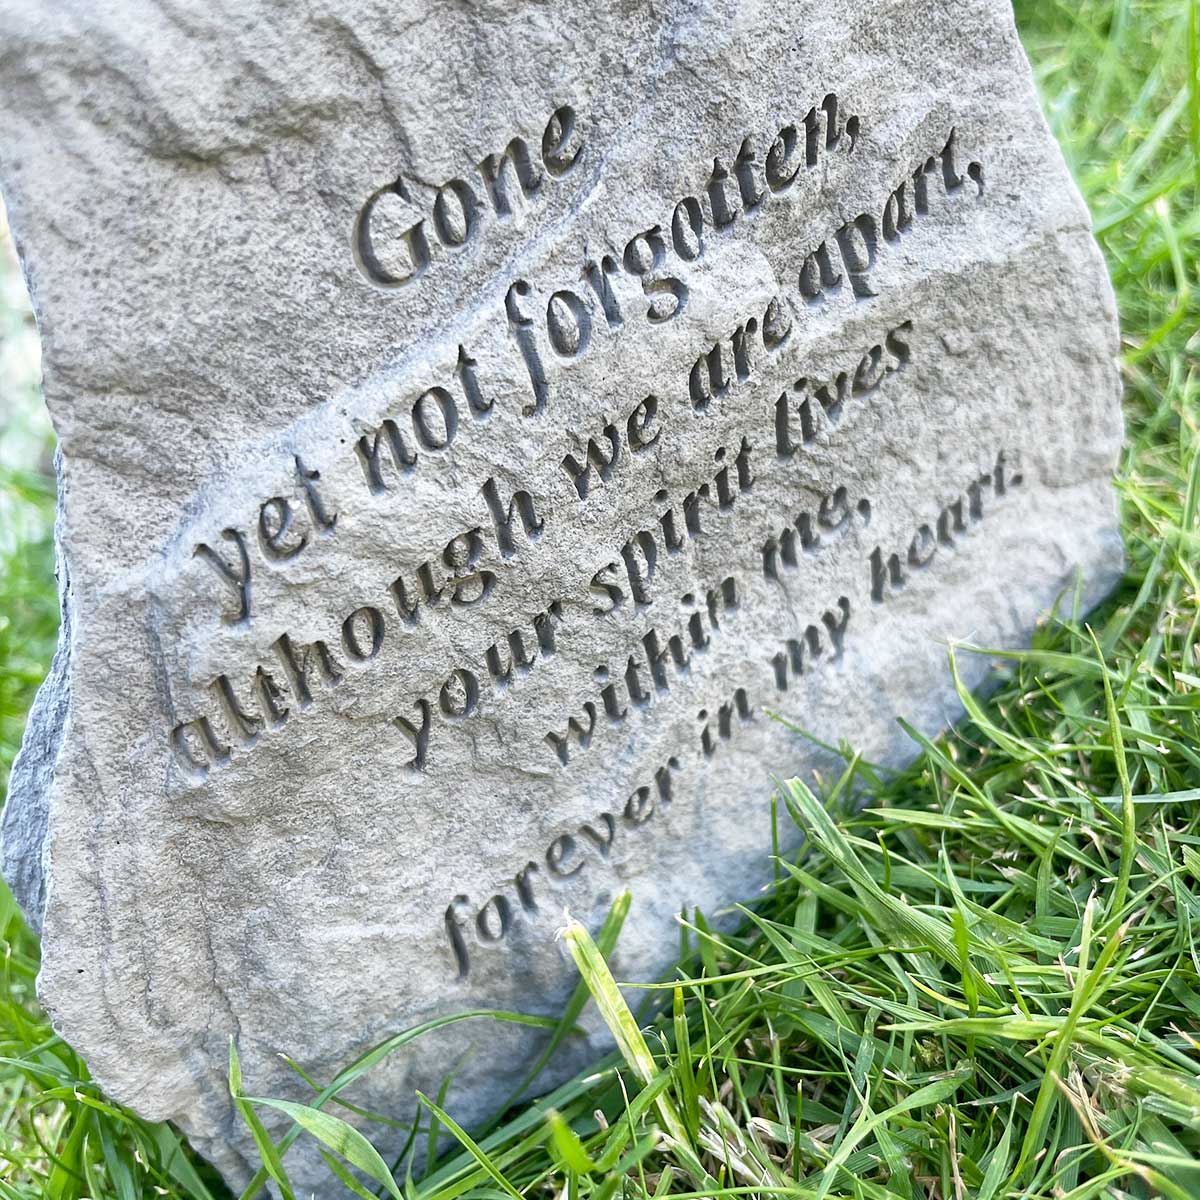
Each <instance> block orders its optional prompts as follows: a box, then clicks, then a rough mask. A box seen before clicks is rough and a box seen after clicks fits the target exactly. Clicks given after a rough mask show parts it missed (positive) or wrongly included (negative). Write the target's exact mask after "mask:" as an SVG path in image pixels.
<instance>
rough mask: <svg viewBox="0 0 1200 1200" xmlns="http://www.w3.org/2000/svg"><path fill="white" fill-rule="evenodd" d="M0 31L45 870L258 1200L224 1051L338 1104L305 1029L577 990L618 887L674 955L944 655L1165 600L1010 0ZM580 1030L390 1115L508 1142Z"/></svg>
mask: <svg viewBox="0 0 1200 1200" xmlns="http://www.w3.org/2000/svg"><path fill="white" fill-rule="evenodd" d="M0 26H2V27H3V28H4V30H5V34H6V46H5V51H4V54H3V55H2V56H0V95H2V96H3V101H2V104H3V109H4V112H3V117H2V119H0V161H2V162H3V181H4V188H5V194H6V198H7V202H8V204H9V206H10V211H11V218H12V223H13V227H14V229H15V231H16V235H17V239H18V243H19V246H20V249H21V252H22V255H23V261H24V264H25V269H26V271H27V272H28V277H29V281H30V285H31V289H32V293H33V297H34V301H35V305H36V307H37V311H38V314H39V318H40V321H41V332H42V336H43V339H44V347H45V383H46V396H47V400H48V403H49V405H50V409H51V412H52V414H53V417H54V421H55V424H56V427H57V430H58V434H59V438H60V440H61V446H62V457H61V463H60V473H61V512H60V524H59V548H60V556H61V557H60V583H61V588H62V602H63V613H64V626H63V629H64V632H63V640H62V645H61V648H60V651H59V653H58V656H57V658H56V660H55V663H54V667H53V670H52V673H51V676H50V679H49V680H48V682H47V683H46V685H45V686H44V688H43V690H42V692H41V694H40V697H39V700H38V704H37V707H36V709H35V712H34V714H33V716H32V718H31V721H30V726H29V731H28V733H27V735H26V743H25V749H24V751H23V753H22V756H21V758H20V760H19V762H18V764H17V767H16V769H15V771H14V773H13V778H12V794H11V798H10V801H9V805H8V808H7V810H6V813H5V819H4V871H5V875H6V877H7V878H8V880H9V881H10V883H11V884H12V886H13V888H14V889H15V891H16V893H17V895H18V897H19V899H20V901H21V904H22V905H23V907H24V909H25V911H26V912H27V914H28V915H29V917H30V919H31V920H32V921H33V922H34V924H35V925H37V926H38V927H39V928H40V929H41V931H42V935H43V946H44V955H45V957H44V965H43V969H42V976H41V985H40V986H41V994H42V997H43V1000H44V1001H45V1004H46V1006H47V1008H48V1009H49V1011H50V1013H51V1015H52V1017H53V1019H54V1022H55V1025H56V1027H57V1028H58V1029H59V1030H61V1032H62V1033H63V1035H64V1036H65V1037H66V1038H67V1039H68V1040H69V1041H70V1042H71V1043H72V1044H73V1045H75V1046H76V1047H78V1049H79V1050H80V1051H82V1052H83V1053H84V1054H85V1055H86V1056H87V1059H88V1061H89V1063H90V1065H91V1067H92V1069H93V1071H94V1072H95V1075H96V1078H97V1079H98V1080H99V1081H100V1082H101V1083H102V1084H103V1086H104V1087H105V1088H106V1089H107V1090H108V1091H109V1092H110V1093H111V1094H112V1095H113V1096H114V1097H116V1098H117V1099H119V1100H121V1101H124V1102H126V1103H128V1104H130V1105H132V1106H133V1107H135V1108H136V1109H137V1110H138V1111H140V1112H142V1113H143V1114H145V1115H146V1116H148V1117H151V1118H171V1119H173V1120H175V1121H177V1122H178V1123H179V1124H180V1125H181V1126H182V1127H183V1129H185V1130H186V1131H187V1132H188V1133H189V1134H190V1135H191V1137H192V1138H193V1139H194V1140H195V1142H196V1144H197V1145H198V1146H199V1147H200V1148H201V1149H202V1150H203V1151H204V1152H205V1153H206V1154H208V1155H209V1156H211V1157H212V1159H213V1160H214V1161H215V1162H216V1163H218V1164H219V1166H220V1167H221V1169H222V1170H223V1171H224V1172H225V1173H226V1175H227V1176H228V1177H229V1178H230V1179H231V1180H234V1181H241V1180H244V1178H245V1177H246V1175H247V1172H248V1171H249V1169H250V1163H251V1160H252V1147H251V1143H250V1142H249V1140H248V1138H247V1136H246V1134H245V1133H244V1132H243V1131H241V1129H240V1127H239V1125H238V1124H237V1122H235V1120H234V1119H233V1117H232V1115H231V1111H230V1105H229V1101H228V1093H227V1087H226V1080H225V1067H226V1062H227V1040H228V1038H229V1037H230V1035H234V1036H235V1037H236V1038H237V1039H238V1044H239V1046H240V1050H241V1056H242V1062H243V1067H244V1072H245V1076H246V1080H247V1089H248V1091H249V1093H250V1094H255V1095H285V1096H291V1097H293V1098H298V1099H304V1098H306V1096H307V1095H311V1093H307V1092H306V1088H305V1087H304V1085H303V1084H302V1083H301V1082H300V1081H299V1080H298V1079H297V1077H296V1076H295V1075H294V1074H293V1073H292V1071H291V1070H289V1069H288V1067H287V1066H286V1065H285V1064H284V1063H283V1062H282V1060H281V1058H280V1057H279V1056H280V1054H281V1053H286V1054H288V1055H291V1056H292V1057H293V1058H295V1059H297V1060H299V1061H300V1062H301V1063H303V1064H304V1066H305V1067H306V1068H307V1069H308V1070H309V1071H311V1072H312V1074H313V1075H314V1076H316V1077H317V1078H319V1079H321V1080H323V1081H324V1080H328V1079H329V1078H331V1077H332V1075H333V1074H334V1073H335V1071H336V1069H337V1068H338V1067H339V1066H341V1065H344V1064H345V1063H347V1062H348V1061H349V1060H351V1059H352V1058H353V1057H354V1055H355V1054H356V1053H358V1052H360V1051H361V1050H362V1049H363V1048H364V1047H366V1046H368V1045H371V1044H373V1043H375V1042H376V1041H378V1040H380V1039H382V1038H383V1037H384V1036H386V1035H387V1034H389V1033H391V1032H394V1031H397V1030H400V1029H403V1028H405V1027H407V1026H410V1025H413V1024H416V1023H418V1022H420V1021H423V1020H426V1019H429V1018H432V1017H435V1016H437V1015H439V1014H447V1013H453V1012H456V1011H459V1010H464V1009H471V1008H486V1007H498V1008H507V1009H519V1010H524V1011H529V1012H538V1013H546V1014H552V1013H557V1012H558V1011H560V1009H561V1006H562V1004H563V1002H564V1000H565V997H566V996H567V995H568V994H569V991H570V989H571V987H572V985H573V982H574V980H573V976H572V970H571V968H570V966H569V963H568V960H567V958H566V957H565V954H564V951H563V949H562V947H561V946H560V945H559V944H557V943H556V941H555V937H554V933H555V929H556V928H557V927H558V925H559V924H560V922H561V919H562V913H563V910H564V909H566V908H569V909H570V910H571V912H572V913H573V914H575V915H577V916H579V917H580V918H582V919H584V920H585V921H587V922H589V923H590V924H591V925H592V927H593V928H595V927H596V926H597V925H598V923H599V922H600V921H601V920H602V918H603V916H604V914H605V912H606V911H607V909H608V907H609V905H610V904H611V902H612V900H613V898H614V897H615V896H616V895H617V894H618V893H619V892H620V891H621V890H622V889H625V888H630V889H632V891H633V895H634V900H633V909H632V914H631V917H630V919H629V922H628V924H627V926H626V929H625V931H624V934H623V936H622V939H621V944H620V946H619V950H618V953H617V955H616V963H615V970H616V972H617V974H618V976H619V977H621V978H626V979H636V978H640V979H645V978H649V977H653V976H655V975H656V974H657V973H659V972H661V971H663V970H665V969H667V968H668V967H669V965H670V963H671V960H672V957H673V955H674V953H675V951H676V948H677V946H678V933H677V927H676V924H675V914H676V913H678V912H679V911H680V910H681V908H683V907H684V906H691V905H699V906H701V907H702V908H703V909H705V910H706V911H709V912H712V911H713V910H715V909H718V908H720V907H721V906H722V905H725V904H727V903H729V902H731V901H734V900H738V899H745V898H748V897H752V896H753V895H754V894H755V892H756V889H757V888H759V887H760V886H761V885H763V884H765V883H766V882H767V881H768V880H769V878H770V876H771V873H772V867H771V864H770V859H769V853H770V848H771V836H772V834H771V804H770V798H771V791H772V785H771V773H774V774H775V775H787V774H790V773H797V774H804V775H807V774H809V773H810V772H813V771H817V770H820V771H823V772H825V773H828V772H831V771H836V770H837V769H838V768H837V760H836V759H835V758H834V756H833V754H832V752H830V751H826V750H823V749H821V748H820V747H819V746H817V745H815V744H814V743H813V742H812V741H810V740H808V739H807V738H806V737H805V736H803V735H802V734H801V733H799V732H797V730H804V731H806V732H807V733H808V734H811V735H812V736H813V737H814V738H816V739H818V740H819V742H820V743H822V744H824V745H825V746H830V747H834V746H837V745H838V744H840V743H850V744H852V745H853V746H855V747H857V748H859V749H861V750H862V751H863V752H864V753H865V754H866V755H868V756H869V757H870V758H871V759H874V760H876V761H879V762H883V763H891V764H897V763H900V762H902V761H904V760H906V759H908V758H909V757H910V756H911V755H912V750H913V747H912V743H911V742H910V741H909V740H908V738H907V736H906V735H905V733H904V732H903V730H902V729H901V728H900V727H899V725H898V723H897V720H896V718H897V717H904V718H907V719H908V720H909V721H911V722H913V723H914V724H915V725H916V726H918V727H919V728H921V729H923V730H926V731H934V730H937V729H939V728H941V727H943V726H944V725H945V724H946V723H947V722H948V721H951V720H953V719H954V718H955V716H956V715H957V714H958V712H959V707H958V704H957V701H956V697H955V694H954V690H953V687H952V684H951V680H950V676H949V672H948V669H947V663H946V643H947V641H948V640H953V639H959V640H967V641H970V642H974V643H977V644H979V645H982V646H990V647H997V646H1014V645H1019V644H1021V643H1023V642H1025V641H1027V639H1028V637H1029V635H1030V632H1031V630H1032V629H1033V628H1034V625H1035V622H1036V621H1037V620H1038V618H1039V616H1041V615H1042V614H1044V613H1046V612H1047V611H1048V610H1049V609H1051V608H1052V607H1053V606H1054V605H1055V604H1056V603H1057V602H1061V603H1063V604H1065V606H1066V607H1067V608H1068V609H1070V608H1072V607H1076V606H1078V607H1079V608H1081V609H1086V608H1087V606H1089V605H1091V604H1093V603H1094V602H1095V601H1097V600H1098V599H1099V598H1101V597H1102V596H1103V595H1104V594H1105V593H1106V591H1107V590H1108V589H1109V588H1110V587H1111V585H1112V584H1113V582H1114V581H1115V580H1116V578H1117V577H1118V575H1119V573H1120V571H1121V566H1122V557H1121V548H1120V542H1119V538H1118V532H1117V526H1116V518H1115V506H1114V500H1113V495H1112V490H1111V482H1110V476H1111V471H1112V468H1113V465H1114V462H1115V458H1116V454H1117V450H1118V445H1119V440H1120V434H1121V425H1120V417H1119V405H1118V393H1119V384H1118V376H1117V373H1116V369H1115V365H1114V363H1115V352H1116V349H1117V336H1116V335H1117V330H1116V319H1115V309H1114V304H1113V299H1112V295H1111V292H1110V288H1109V285H1108V282H1107V279H1106V276H1105V271H1104V267H1103V264H1102V261H1101V258H1100V255H1099V253H1098V251H1097V249H1096V247H1095V245H1094V243H1093V241H1092V239H1091V236H1090V232H1089V224H1088V218H1087V214H1086V212H1085V209H1084V207H1083V204H1082V202H1081V200H1080V198H1079V196H1078V194H1077V193H1076V191H1075V189H1074V188H1073V186H1072V184H1071V181H1070V179H1069V178H1068V174H1067V171H1066V168H1065V166H1064V164H1063V161H1062V158H1061V157H1060V154H1059V152H1058V150H1057V148H1056V147H1055V145H1054V143H1053V141H1052V139H1051V137H1050V135H1049V133H1048V131H1047V128H1046V126H1045V124H1044V122H1043V120H1042V117H1041V115H1040V113H1039V110H1038V106H1037V102H1036V99H1035V95H1034V91H1033V86H1032V82H1031V79H1030V73H1029V69H1028V66H1027V64H1026V62H1025V60H1024V58H1023V56H1022V53H1021V50H1020V48H1019V45H1018V42H1017V38H1016V34H1015V32H1014V28H1013V23H1012V17H1011V13H1010V11H1009V6H1008V4H1007V3H1005V2H1004V0H920V2H918V0H897V2H896V3H891V4H877V3H867V2H865V0H850V2H847V0H837V2H834V0H816V2H808V3H796V2H790V0H789V2H786V3H781V2H780V0H771V3H770V4H765V3H757V2H747V0H738V2H737V3H733V2H728V3H725V2H723V0H700V2H699V3H691V4H683V3H677V2H675V0H671V2H669V3H667V4H665V5H659V6H649V5H642V4H639V3H633V2H630V3H624V4H622V5H620V6H619V7H618V8H616V9H614V8H612V7H611V6H607V5H596V4H588V3H578V2H576V0H560V2H559V3H557V4H554V5H551V6H543V5H532V4H511V3H508V2H504V3H500V2H499V0H495V2H493V0H485V2H484V3H481V4H479V5H476V6H462V5H451V4H444V3H441V0H437V2H435V3H430V4H426V3H418V2H416V0H412V2H407V0H402V2H400V3H397V0H389V2H388V3H386V4H383V3H373V2H371V0H351V2H348V3H343V4H339V5H336V6H332V7H329V6H324V5H316V6H311V5H282V6H280V5H274V4H272V5H268V4H266V3H262V2H260V0H240V2H239V3H238V4H236V5H224V4H193V5H188V6H185V8H184V9H180V8H179V7H178V6H175V7H170V6H161V5H158V4H155V3H153V2H152V0H123V2H119V3H111V4H105V5H99V6H96V5H91V4H84V3H75V4H68V5H63V6H57V7H56V8H55V10H54V11H53V12H50V11H43V10H42V6H41V5H40V4H39V3H37V2H36V0H0ZM961 666H962V669H963V671H964V675H965V679H966V682H967V683H968V684H971V685H977V684H979V683H981V682H982V681H983V680H984V679H985V676H986V674H987V671H988V662H987V660H986V659H984V658H982V657H978V656H964V657H963V658H962V660H961ZM773 714H779V715H780V716H782V717H784V718H786V719H787V720H788V721H789V722H790V725H785V724H783V723H781V722H780V721H777V720H775V719H774V716H773ZM791 840H792V841H793V842H794V840H795V839H794V838H792V839H791ZM584 1025H585V1027H586V1031H587V1032H586V1033H585V1034H583V1035H581V1036H578V1037H575V1038H574V1039H573V1040H571V1041H570V1043H569V1045H568V1048H567V1051H566V1053H565V1056H564V1057H563V1058H562V1059H561V1060H560V1062H559V1065H558V1070H559V1071H560V1073H561V1072H564V1071H566V1070H568V1069H574V1068H577V1067H578V1066H579V1065H581V1064H582V1063H583V1062H584V1061H585V1060H586V1059H587V1057H588V1056H590V1055H593V1054H595V1053H598V1052H599V1051H600V1049H602V1047H603V1045H604V1039H603V1034H602V1029H601V1027H600V1025H599V1022H598V1020H597V1019H596V1018H595V1017H594V1016H587V1017H585V1018H584ZM543 1036H544V1035H543V1034H541V1033H540V1032H538V1031H536V1030H530V1029H527V1028H518V1027H516V1026H496V1025H494V1024H492V1023H489V1022H486V1021H475V1022H471V1023H464V1024H459V1025H456V1026H453V1027H451V1028H448V1029H443V1030H441V1031H439V1032H437V1033H435V1034H433V1035H431V1036H428V1037H425V1038H423V1039H421V1040H419V1041H418V1042H417V1043H415V1044H414V1045H413V1046H412V1047H410V1048H409V1049H408V1050H406V1051H404V1052H403V1053H401V1054H398V1055H396V1056H395V1057H394V1058H392V1059H391V1060H389V1062H388V1063H387V1064H386V1065H385V1066H384V1067H383V1068H381V1069H380V1070H378V1071H376V1072H375V1073H373V1074H372V1075H370V1076H368V1077H367V1078H365V1079H364V1080H363V1081H362V1082H361V1083H360V1084H359V1085H358V1086H357V1088H356V1089H355V1090H354V1091H353V1092H352V1093H351V1094H350V1098H351V1099H354V1100H356V1101H357V1102H358V1103H360V1104H362V1105H365V1106H366V1107H368V1108H371V1109H375V1110H382V1111H386V1112H389V1113H392V1114H393V1115H397V1116H401V1117H402V1116H404V1115H405V1114H410V1113H411V1112H412V1097H413V1091H414V1089H415V1088H417V1087H420V1088H423V1089H424V1090H426V1091H427V1092H432V1093H436V1091H437V1089H438V1086H439V1083H440V1081H441V1080H442V1078H443V1077H444V1075H445V1074H446V1073H448V1072H451V1071H453V1072H455V1081H454V1084H453V1086H452V1088H451V1091H450V1093H449V1104H450V1107H451V1109H452V1111H453V1112H455V1113H456V1114H457V1115H458V1116H459V1117H460V1118H462V1119H463V1120H467V1121H471V1120H477V1119H479V1118H480V1117H481V1116H482V1115H483V1114H485V1113H486V1112H487V1111H488V1110H489V1106H492V1105H494V1104H496V1103H497V1102H498V1101H500V1100H502V1099H503V1098H504V1097H505V1096H506V1095H507V1094H508V1090H509V1088H510V1087H511V1085H512V1084H513V1082H514V1081H515V1080H516V1079H517V1078H519V1076H520V1073H521V1071H522V1070H523V1068H524V1066H525V1065H527V1064H528V1063H529V1061H530V1060H531V1059H532V1057H533V1056H535V1055H536V1053H537V1051H538V1049H539V1047H540V1046H541V1045H542V1044H543V1041H542V1039H543ZM374 1135H375V1136H376V1137H378V1138H380V1139H381V1141H382V1142H383V1143H385V1144H386V1141H387V1136H388V1135H387V1134H386V1131H384V1133H381V1132H380V1130H379V1128H378V1127H376V1128H375V1130H374ZM401 1141H402V1139H401V1138H400V1137H399V1136H398V1135H397V1136H396V1138H395V1142H396V1144H399V1143H400V1142H401ZM289 1163H290V1164H291V1165H292V1167H293V1170H294V1172H295V1175H296V1179H297V1182H298V1185H299V1186H301V1187H303V1188H304V1189H305V1190H307V1189H308V1188H309V1187H316V1188H320V1187H322V1186H327V1185H323V1184H322V1183H321V1181H322V1180H323V1179H326V1173H325V1170H324V1168H323V1166H322V1164H321V1163H320V1161H319V1159H318V1158H317V1157H316V1154H315V1152H314V1151H313V1150H312V1149H311V1148H310V1147H308V1146H307V1145H306V1144H305V1142H304V1141H303V1140H302V1141H301V1142H300V1143H297V1145H296V1146H295V1147H294V1149H293V1150H292V1151H291V1152H290V1155H289Z"/></svg>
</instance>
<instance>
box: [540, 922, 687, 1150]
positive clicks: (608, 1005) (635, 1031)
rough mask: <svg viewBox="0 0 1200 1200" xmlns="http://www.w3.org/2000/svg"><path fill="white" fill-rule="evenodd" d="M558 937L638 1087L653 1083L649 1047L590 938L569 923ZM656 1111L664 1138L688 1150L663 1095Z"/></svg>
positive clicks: (684, 1134) (675, 1115)
mask: <svg viewBox="0 0 1200 1200" xmlns="http://www.w3.org/2000/svg"><path fill="white" fill-rule="evenodd" d="M559 936H561V937H562V939H563V941H564V942H566V944H567V949H568V950H569V951H570V952H571V957H572V959H574V961H575V966H576V968H577V969H578V971H579V974H580V976H581V977H582V979H583V982H584V983H585V984H586V985H587V989H588V992H589V993H590V994H591V997H592V999H593V1000H594V1001H595V1003H596V1007H597V1008H598V1009H599V1010H600V1015H601V1016H602V1017H603V1018H604V1023H605V1024H606V1025H607V1026H608V1028H609V1032H610V1033H611V1034H612V1035H613V1038H614V1040H615V1041H616V1043H617V1049H618V1050H619V1051H620V1053H621V1057H622V1058H624V1060H625V1062H626V1064H627V1065H628V1066H629V1068H630V1070H632V1071H633V1074H634V1076H635V1078H636V1079H637V1080H638V1082H639V1083H641V1084H643V1085H645V1084H649V1083H652V1082H653V1081H654V1079H655V1077H656V1076H657V1075H658V1074H659V1069H658V1064H657V1063H656V1062H655V1061H654V1055H653V1054H651V1053H650V1047H649V1046H647V1045H646V1039H645V1038H644V1037H643V1036H642V1031H641V1029H640V1028H639V1027H638V1023H637V1021H636V1019H635V1018H634V1015H633V1013H632V1012H631V1011H630V1009H629V1005H628V1004H626V1003H625V997H624V996H622V995H621V989H620V988H619V987H618V986H617V981H616V980H615V979H614V978H613V976H612V972H611V971H610V970H609V969H608V963H606V962H605V961H604V956H603V955H602V954H601V953H600V950H599V947H597V945H596V943H595V942H594V941H593V940H592V936H591V934H589V933H588V931H587V929H586V927H585V926H584V925H582V924H581V923H580V922H579V921H574V920H571V921H568V922H567V924H566V925H565V926H564V927H563V929H562V930H561V931H560V935H559ZM657 1107H658V1113H659V1116H660V1117H661V1119H662V1123H663V1128H664V1129H665V1130H666V1132H667V1134H668V1135H669V1136H670V1137H672V1138H673V1139H674V1140H675V1141H676V1142H677V1143H678V1144H679V1145H680V1146H687V1145H688V1144H689V1143H688V1137H687V1131H686V1130H685V1129H684V1127H683V1124H682V1122H681V1121H680V1119H679V1114H678V1113H677V1112H676V1111H675V1106H674V1105H673V1104H672V1103H671V1100H670V1098H669V1097H668V1096H666V1095H665V1094H664V1095H661V1096H659V1098H658V1101H657Z"/></svg>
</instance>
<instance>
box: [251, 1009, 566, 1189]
mask: <svg viewBox="0 0 1200 1200" xmlns="http://www.w3.org/2000/svg"><path fill="white" fill-rule="evenodd" d="M483 1018H489V1019H492V1020H495V1021H501V1022H507V1023H512V1024H516V1025H529V1026H531V1027H533V1028H540V1029H556V1028H558V1027H559V1024H560V1022H558V1021H557V1020H555V1019H553V1018H550V1017H538V1016H530V1015H528V1014H526V1013H516V1012H508V1011H504V1010H500V1009H475V1010H472V1011H469V1012H462V1013H454V1014H452V1015H450V1016H447V1017H438V1018H436V1019H434V1020H432V1021H425V1022H423V1023H422V1024H420V1025H414V1026H413V1027H412V1028H411V1029H405V1030H403V1031H402V1032H400V1033H397V1034H393V1035H392V1036H391V1037H390V1038H385V1039H384V1040H383V1041H382V1042H380V1043H379V1044H378V1045H375V1046H372V1047H371V1049H369V1050H366V1051H364V1053H363V1054H361V1055H360V1056H359V1057H358V1058H357V1059H355V1060H354V1062H352V1063H351V1064H350V1065H349V1066H348V1067H346V1068H345V1069H344V1070H342V1071H340V1072H339V1073H338V1075H337V1077H336V1078H335V1079H334V1080H333V1082H332V1083H330V1084H328V1085H327V1086H326V1087H324V1088H322V1089H321V1090H320V1091H319V1092H318V1094H317V1096H316V1097H315V1099H314V1100H313V1102H312V1106H311V1107H313V1108H316V1109H319V1108H322V1107H323V1106H324V1105H325V1104H327V1103H328V1102H329V1101H330V1100H332V1099H334V1098H336V1097H337V1096H338V1095H339V1094H340V1093H341V1092H342V1091H344V1090H345V1089H346V1088H348V1087H350V1085H351V1084H353V1083H355V1082H356V1081H357V1080H359V1079H361V1078H362V1077H363V1076H364V1075H365V1074H366V1073H367V1072H368V1071H370V1070H372V1069H373V1068H374V1067H376V1066H378V1065H379V1064H380V1063H382V1062H383V1061H384V1060H385V1059H387V1058H388V1057H389V1056H390V1055H392V1054H394V1053H395V1052H396V1051H397V1050H399V1049H401V1048H402V1047H404V1046H407V1045H408V1044H409V1043H410V1042H413V1041H415V1040H416V1039H417V1038H419V1037H421V1036H423V1035H424V1034H427V1033H432V1032H433V1031H434V1030H435V1029H441V1028H443V1027H445V1026H447V1025H455V1024H458V1023H459V1022H460V1021H471V1020H478V1019H483ZM299 1136H300V1127H299V1126H296V1127H294V1128H292V1129H290V1130H289V1131H288V1132H287V1133H286V1134H284V1136H283V1137H282V1138H281V1139H280V1142H279V1152H280V1153H281V1154H282V1153H283V1152H284V1151H286V1150H287V1149H288V1147H289V1146H291V1144H292V1143H293V1142H294V1141H295V1140H296V1138H298V1137H299ZM264 1162H265V1160H264ZM269 1175H270V1171H269V1170H268V1168H267V1167H266V1166H265V1165H264V1167H263V1168H262V1169H260V1170H259V1171H258V1172H256V1173H255V1175H254V1177H253V1179H251V1181H250V1183H249V1184H247V1186H246V1187H245V1189H244V1190H243V1191H242V1194H241V1197H240V1200H253V1197H254V1196H256V1195H257V1194H258V1193H259V1192H260V1191H261V1190H262V1188H263V1186H264V1185H265V1184H266V1182H267V1178H268V1176H269Z"/></svg>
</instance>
